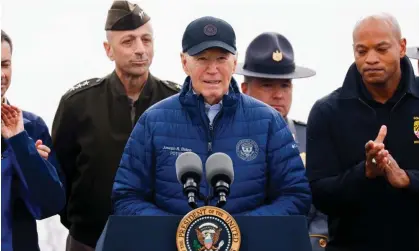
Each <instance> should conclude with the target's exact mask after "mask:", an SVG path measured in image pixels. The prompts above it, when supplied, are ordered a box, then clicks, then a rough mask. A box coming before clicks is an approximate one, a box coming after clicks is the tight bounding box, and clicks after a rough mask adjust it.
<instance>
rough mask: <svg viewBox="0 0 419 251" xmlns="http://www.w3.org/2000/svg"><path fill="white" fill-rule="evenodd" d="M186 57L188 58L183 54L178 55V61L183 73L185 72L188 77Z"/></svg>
mask: <svg viewBox="0 0 419 251" xmlns="http://www.w3.org/2000/svg"><path fill="white" fill-rule="evenodd" d="M187 57H188V55H186V54H185V53H182V52H181V53H180V61H181V63H182V68H183V71H184V72H185V74H186V75H188V76H190V74H189V73H190V71H189V68H188V59H187Z"/></svg>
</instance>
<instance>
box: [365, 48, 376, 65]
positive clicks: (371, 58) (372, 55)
mask: <svg viewBox="0 0 419 251" xmlns="http://www.w3.org/2000/svg"><path fill="white" fill-rule="evenodd" d="M365 62H366V63H367V64H377V63H379V57H378V55H377V53H376V52H375V51H373V50H370V51H369V52H368V54H367V58H366V59H365Z"/></svg>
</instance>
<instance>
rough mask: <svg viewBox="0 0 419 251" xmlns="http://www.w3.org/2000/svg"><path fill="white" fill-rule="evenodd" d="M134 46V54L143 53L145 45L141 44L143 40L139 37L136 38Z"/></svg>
mask: <svg viewBox="0 0 419 251" xmlns="http://www.w3.org/2000/svg"><path fill="white" fill-rule="evenodd" d="M135 41H136V44H135V45H136V46H135V54H140V55H142V54H144V53H145V46H144V44H143V41H142V40H141V39H136V40H135Z"/></svg>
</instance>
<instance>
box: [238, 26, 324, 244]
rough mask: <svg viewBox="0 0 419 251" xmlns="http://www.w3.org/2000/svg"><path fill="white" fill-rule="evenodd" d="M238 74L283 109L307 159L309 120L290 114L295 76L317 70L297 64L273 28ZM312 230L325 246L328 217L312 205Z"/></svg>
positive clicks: (254, 92)
mask: <svg viewBox="0 0 419 251" xmlns="http://www.w3.org/2000/svg"><path fill="white" fill-rule="evenodd" d="M236 74H240V75H243V76H244V81H243V83H242V84H241V88H242V91H243V92H244V93H245V94H247V95H250V96H252V97H254V98H256V99H258V100H260V101H263V102H264V103H266V104H268V105H270V106H272V107H273V108H274V109H275V110H277V111H278V112H279V113H281V115H282V117H283V118H284V119H285V120H286V122H287V123H288V126H289V128H290V131H291V132H292V133H293V135H294V138H295V140H296V142H297V144H298V147H299V150H300V152H301V157H302V159H303V162H304V163H305V152H306V124H305V123H303V122H300V121H296V120H293V119H291V118H289V117H288V113H289V110H290V108H291V103H292V87H293V84H292V80H293V79H298V78H307V77H312V76H314V75H315V74H316V72H315V71H314V70H311V69H308V68H305V67H301V66H297V65H295V62H294V51H293V48H292V45H291V43H290V42H289V41H288V39H287V38H286V37H284V36H283V35H281V34H278V33H273V32H265V33H262V34H260V35H258V36H257V37H256V38H255V39H253V40H252V42H251V43H250V44H249V47H248V48H247V50H246V56H245V62H244V63H239V64H238V65H237V69H236ZM308 221H309V231H310V236H311V242H312V246H313V250H324V248H325V247H326V244H327V239H328V234H327V233H328V229H327V218H326V216H325V215H324V214H322V213H321V212H319V211H317V210H316V209H315V208H314V207H313V206H312V207H311V210H310V213H309V217H308Z"/></svg>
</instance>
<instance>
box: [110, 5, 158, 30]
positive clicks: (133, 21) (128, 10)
mask: <svg viewBox="0 0 419 251" xmlns="http://www.w3.org/2000/svg"><path fill="white" fill-rule="evenodd" d="M149 20H150V17H149V16H148V15H147V13H145V12H144V10H143V9H141V8H140V7H139V6H138V5H137V4H133V3H131V2H128V1H119V0H117V1H114V2H113V4H112V6H111V8H110V9H109V10H108V16H107V18H106V24H105V30H113V31H121V30H135V29H137V28H138V27H140V26H142V25H144V24H145V23H147V22H148V21H149Z"/></svg>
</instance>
